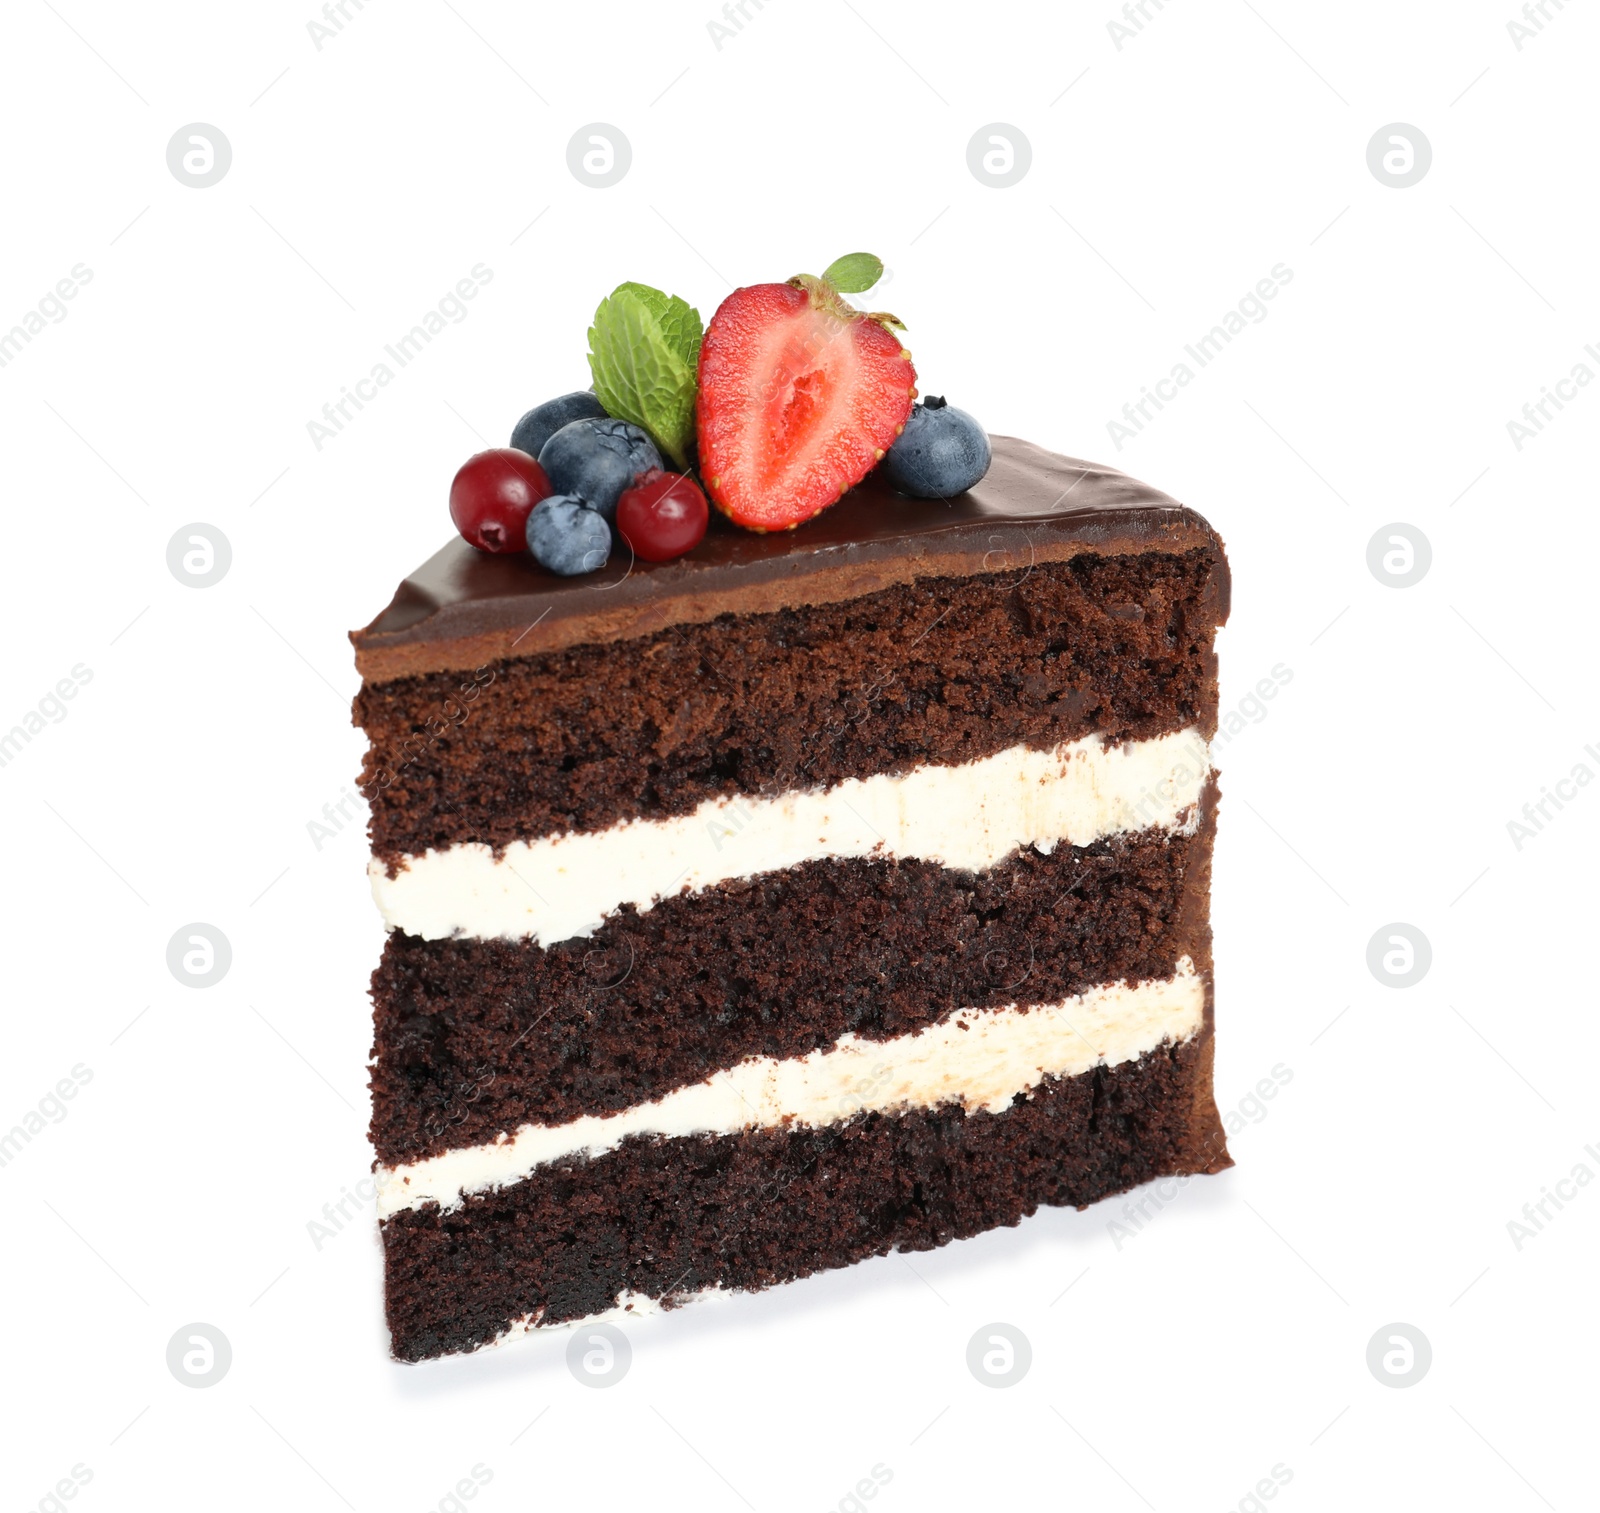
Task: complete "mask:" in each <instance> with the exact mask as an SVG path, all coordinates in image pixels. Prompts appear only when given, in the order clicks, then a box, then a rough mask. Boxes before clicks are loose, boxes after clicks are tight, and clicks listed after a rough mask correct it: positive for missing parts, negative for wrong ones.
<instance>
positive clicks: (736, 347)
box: [697, 284, 917, 531]
mask: <svg viewBox="0 0 1600 1513" xmlns="http://www.w3.org/2000/svg"><path fill="white" fill-rule="evenodd" d="M916 383H917V374H916V369H915V368H913V367H912V366H911V361H910V354H909V353H908V352H906V351H905V350H904V348H903V347H902V346H901V344H900V338H899V336H897V335H896V334H895V333H894V332H892V331H890V330H889V329H888V328H887V327H886V326H884V325H882V324H881V323H880V322H879V321H876V320H874V319H872V318H871V317H870V316H868V315H863V314H861V313H860V312H859V311H856V310H853V309H851V308H850V306H849V305H847V304H845V302H844V301H843V300H842V299H839V298H838V297H837V296H834V297H832V298H829V297H828V296H827V295H823V296H821V297H819V296H817V295H815V294H813V293H810V292H808V291H807V290H805V289H803V288H795V287H793V286H792V285H789V284H755V285H752V286H751V287H749V288H746V289H736V290H735V291H734V292H733V293H732V294H730V295H729V296H728V297H727V299H725V300H724V301H723V302H722V304H721V305H720V306H719V307H718V309H717V313H716V314H715V315H713V316H712V317H711V324H710V326H709V327H707V329H706V334H705V340H704V341H703V342H702V343H701V346H700V399H699V408H698V416H697V426H698V431H699V445H700V474H701V477H702V478H703V479H704V480H705V482H706V485H707V492H708V493H709V494H710V496H711V502H712V503H713V504H714V505H716V507H717V508H718V509H719V510H721V511H722V513H723V514H724V515H726V516H727V517H728V518H729V519H730V520H732V521H733V522H734V523H735V524H737V525H743V526H748V527H749V528H750V529H752V530H761V531H780V530H787V529H790V528H792V527H794V526H796V525H799V524H800V523H801V522H802V521H804V520H809V519H810V518H811V517H812V516H813V515H815V514H817V513H818V512H819V511H821V510H825V509H826V508H827V507H828V506H829V505H830V504H832V503H834V502H835V501H836V500H837V499H838V498H839V496H840V495H841V494H843V493H844V492H845V490H846V489H849V488H850V487H852V486H853V485H854V484H857V483H859V482H860V481H861V480H862V479H863V478H864V477H866V475H867V473H868V472H869V471H870V470H871V469H872V468H873V466H874V465H875V464H876V463H877V461H878V459H879V458H880V457H882V456H883V454H884V452H885V451H886V450H887V449H888V448H889V446H890V445H891V444H892V443H893V441H894V439H895V437H896V436H898V435H899V434H900V431H901V429H902V427H903V426H904V425H905V423H906V418H907V417H908V416H909V415H910V413H911V402H912V400H913V399H914V398H915V397H916Z"/></svg>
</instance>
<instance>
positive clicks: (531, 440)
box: [511, 389, 606, 457]
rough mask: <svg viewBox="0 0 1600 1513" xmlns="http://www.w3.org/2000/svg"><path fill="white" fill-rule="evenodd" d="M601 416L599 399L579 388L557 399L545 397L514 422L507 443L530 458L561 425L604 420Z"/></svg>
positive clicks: (534, 455) (602, 410)
mask: <svg viewBox="0 0 1600 1513" xmlns="http://www.w3.org/2000/svg"><path fill="white" fill-rule="evenodd" d="M605 415H606V412H605V410H604V409H603V408H602V407H601V404H600V401H599V400H598V399H596V398H595V397H594V395H593V394H591V393H590V392H589V391H588V390H587V389H579V390H578V391H577V393H575V394H563V395H562V396H561V397H560V398H559V399H547V400H545V402H544V403H543V404H542V405H536V406H535V407H534V408H533V409H531V410H529V411H528V413H527V414H526V415H524V416H523V417H522V419H521V420H519V421H518V422H517V428H516V430H514V431H513V432H512V433H511V445H512V446H514V447H516V448H517V450H518V451H520V452H526V453H527V454H528V455H529V456H530V457H537V456H538V455H539V453H540V452H541V451H542V450H543V449H544V444H545V442H547V441H549V439H550V438H551V437H552V436H554V435H555V434H556V432H557V431H559V430H560V429H561V428H562V426H564V425H570V424H571V423H572V422H573V421H574V420H604V419H605Z"/></svg>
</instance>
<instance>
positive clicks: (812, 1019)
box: [372, 787, 1216, 1165]
mask: <svg viewBox="0 0 1600 1513" xmlns="http://www.w3.org/2000/svg"><path fill="white" fill-rule="evenodd" d="M1215 799H1216V790H1215V788H1214V787H1213V788H1210V789H1208V790H1207V792H1206V794H1205V796H1204V801H1203V804H1202V814H1201V822H1200V824H1199V826H1198V828H1197V830H1196V833H1195V834H1193V835H1168V834H1167V833H1165V832H1146V833H1140V834H1133V835H1124V836H1117V837H1113V838H1111V839H1108V840H1104V841H1100V842H1097V843H1095V844H1094V845H1091V846H1085V847H1072V846H1065V845H1063V846H1058V847H1057V848H1056V849H1055V851H1054V852H1052V853H1051V854H1050V855H1048V856H1046V855H1041V854H1040V853H1038V852H1035V851H1033V850H1031V849H1030V850H1024V851H1021V852H1019V853H1017V854H1016V855H1014V856H1013V857H1011V858H1010V859H1008V860H1006V861H1004V862H1002V863H1000V864H999V865H998V866H996V867H993V868H991V869H989V870H988V871H986V872H983V873H979V874H973V873H970V872H958V871H953V870H950V869H947V868H944V867H942V866H940V865H938V864H937V863H933V862H909V861H898V862H897V861H871V860H862V859H852V860H830V861H819V862H808V863H805V864H804V865H802V866H799V867H794V868H790V869H787V870H784V871H780V872H773V873H768V874H764V875H761V876H757V877H755V878H751V879H748V880H746V881H741V882H737V883H729V884H724V885H721V886H719V887H716V888H712V889H708V890H706V891H705V892H703V893H698V894H687V895H681V896H678V897H674V898H669V899H666V900H663V901H662V902H661V903H658V904H657V905H656V906H655V907H654V908H653V909H651V910H649V911H647V912H646V913H643V914H640V913H637V912H636V911H634V910H632V909H625V910H623V911H622V912H621V913H619V914H618V915H616V916H614V917H613V918H612V919H611V920H609V921H608V922H607V923H606V924H605V925H604V926H603V927H602V928H601V929H600V931H599V932H598V933H597V934H595V935H594V936H590V937H586V938H583V939H579V940H573V941H568V942H566V943H564V944H561V945H557V946H553V947H550V948H541V947H539V946H537V945H532V944H528V943H522V942H512V941H503V940H468V939H460V940H437V941H425V940H419V939H417V938H416V937H414V936H409V935H405V934H403V933H401V932H398V931H396V932H394V933H391V934H390V935H389V937H388V939H387V941H386V943H385V946H384V953H383V959H382V962H381V964H380V966H379V968H378V970H377V972H376V973H375V974H374V977H373V1004H374V1011H375V1026H376V1028H375V1035H376V1042H375V1045H374V1065H373V1071H372V1092H373V1122H372V1141H373V1145H374V1146H375V1147H376V1150H377V1153H378V1158H379V1159H380V1160H381V1161H383V1162H384V1163H386V1164H389V1165H396V1164H400V1163H403V1162H408V1161H416V1160H420V1159H421V1158H423V1157H425V1156H429V1155H434V1154H436V1153H438V1152H439V1151H441V1150H444V1149H447V1148H449V1147H452V1146H458V1145H474V1144H479V1143H482V1142H484V1141H488V1140H492V1139H493V1138H494V1137H495V1136H496V1135H497V1134H499V1133H501V1132H502V1131H506V1132H509V1131H512V1130H515V1129H516V1128H517V1127H518V1126H519V1125H522V1124H527V1123H537V1124H555V1123H564V1122H566V1121H568V1120H571V1119H575V1118H578V1117H579V1116H580V1115H584V1114H607V1113H613V1112H616V1111H618V1110H620V1109H625V1108H628V1107H630V1106H632V1105H634V1104H637V1103H644V1102H649V1101H651V1100H652V1099H654V1098H658V1097H660V1096H661V1095H662V1094H663V1093H666V1092H669V1091H671V1090H672V1089H673V1088H676V1087H681V1086H684V1085H686V1084H689V1083H694V1082H698V1081H700V1080H701V1079H703V1078H705V1077H707V1076H709V1075H711V1074H712V1073H714V1072H717V1071H720V1070H723V1069H725V1068H727V1067H731V1066H733V1065H735V1064H737V1063H738V1062H740V1061H742V1060H744V1059H746V1058H747V1057H752V1056H771V1057H774V1058H779V1059H782V1058H784V1057H789V1056H803V1055H805V1054H807V1053H808V1052H810V1051H812V1050H815V1049H817V1048H819V1047H823V1046H828V1045H831V1044H832V1043H833V1042H834V1041H836V1040H837V1039H838V1038H839V1037H840V1036H841V1035H845V1034H853V1035H857V1036H860V1037H861V1038H863V1039H867V1040H886V1039H889V1038H892V1037H894V1036H897V1035H905V1034H910V1033H914V1032H916V1031H917V1030H920V1029H924V1028H926V1027H927V1026H928V1025H930V1024H933V1023H936V1022H938V1021H939V1020H942V1019H944V1018H946V1017H948V1016H949V1015H950V1014H952V1013H954V1012H955V1011H956V1010H958V1009H962V1008H996V1007H1003V1006H1005V1005H1007V1004H1012V1003H1024V1004H1036V1003H1059V1002H1061V1001H1062V1000H1064V999H1066V998H1069V997H1072V996H1074V995H1076V994H1079V993H1083V992H1085V991H1087V990H1089V989H1091V988H1095V987H1098V986H1101V985H1103V984H1105V983H1112V982H1117V981H1121V980H1128V981H1140V980H1148V979H1160V978H1167V977H1170V976H1172V975H1173V972H1174V970H1175V969H1176V967H1177V963H1178V961H1179V959H1180V958H1181V957H1183V956H1188V957H1189V958H1190V959H1191V960H1192V961H1193V962H1194V963H1195V965H1196V967H1197V968H1199V969H1200V970H1201V971H1202V972H1206V971H1207V970H1208V969H1209V967H1210V961H1211V952H1210V929H1209V926H1208V924H1207V919H1206V908H1205V903H1206V895H1207V890H1208V884H1209V874H1210V854H1211V837H1212V829H1213V823H1214V808H1215Z"/></svg>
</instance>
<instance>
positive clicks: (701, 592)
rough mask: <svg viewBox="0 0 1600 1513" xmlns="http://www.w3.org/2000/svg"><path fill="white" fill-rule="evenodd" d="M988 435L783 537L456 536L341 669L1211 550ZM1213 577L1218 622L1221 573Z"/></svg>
mask: <svg viewBox="0 0 1600 1513" xmlns="http://www.w3.org/2000/svg"><path fill="white" fill-rule="evenodd" d="M991 439H992V442H993V447H994V461H993V463H992V465H991V466H990V468H989V472H988V474H987V476H985V478H984V479H983V481H982V482H981V483H979V484H978V486H977V487H976V488H974V489H973V490H971V492H969V493H966V494H962V495H959V496H958V497H957V498H955V499H948V500H945V499H908V498H907V497H905V496H904V495H902V494H899V493H896V492H895V491H894V490H893V489H892V488H891V487H890V486H889V485H888V484H887V483H886V482H885V481H884V480H882V479H881V478H879V477H878V476H877V475H876V474H873V475H870V476H869V477H868V478H867V479H866V480H865V481H864V482H862V483H861V484H860V486H859V487H857V488H854V489H852V490H851V491H850V493H849V494H847V495H846V496H845V497H844V498H843V499H841V500H840V501H839V503H838V504H836V505H834V506H833V507H832V508H831V509H828V510H825V511H824V512H823V513H822V514H821V515H819V516H818V517H817V518H816V519H814V520H811V521H808V522H807V523H806V524H805V525H802V526H800V527H799V528H798V529H796V530H792V531H782V532H775V533H773V534H771V535H763V534H759V533H757V532H754V531H747V530H743V529H741V528H740V527H738V526H735V525H732V524H730V523H729V522H728V521H727V520H724V519H723V518H722V516H721V515H719V514H717V513H716V512H715V511H713V512H712V516H711V526H710V529H709V530H708V531H707V532H706V537H705V540H704V541H702V542H701V543H700V545H699V546H697V547H696V548H695V549H694V550H693V551H692V552H690V553H689V554H688V555H687V556H685V557H680V558H679V559H678V560H677V561H676V562H663V563H648V562H637V561H630V558H631V556H632V554H631V553H630V552H629V551H628V550H627V548H626V547H625V546H624V547H621V548H620V549H619V551H618V552H616V553H615V554H613V556H612V559H611V561H610V562H609V563H608V564H607V565H606V566H605V567H604V568H602V569H601V570H600V571H599V572H598V573H591V574H589V575H588V576H586V577H580V578H558V577H556V576H555V575H554V574H553V573H549V572H547V571H546V570H545V569H544V568H542V567H540V566H539V565H538V564H537V563H536V562H535V561H534V560H533V559H532V557H530V556H527V555H525V554H523V553H520V552H519V553H514V554H507V555H503V556H491V555H488V554H486V553H483V552H479V551H476V550H475V549H474V548H472V547H470V546H468V545H467V544H466V542H464V541H462V540H460V539H459V538H457V539H455V540H453V541H451V542H450V544H449V545H448V546H446V547H444V548H442V549H441V550H440V551H438V552H436V553H435V554H434V555H433V556H432V557H430V558H429V559H428V561H427V562H425V563H424V564H423V565H422V566H421V567H420V568H418V569H417V571H416V572H415V573H413V574H412V575H411V576H410V577H409V578H407V579H406V580H405V582H404V583H402V584H401V585H400V587H399V589H398V590H397V591H396V593H395V596H394V598H393V600H391V601H390V604H389V607H388V608H387V609H385V610H384V611H383V613H382V614H380V615H379V616H378V618H377V619H376V620H374V621H373V622H372V624H370V625H369V626H367V627H366V629H365V630H359V631H352V632H351V634H350V639H351V641H352V643H353V644H354V646H355V649H356V667H357V668H358V670H359V671H360V673H361V675H362V677H363V678H364V679H365V680H366V681H367V682H369V683H381V682H387V681H389V680H390V679H393V678H403V677H411V676H414V675H417V674H421V673H430V672H444V671H456V670H469V669H472V668H476V667H480V666H483V665H485V664H487V663H490V662H495V661H498V660H500V659H501V658H504V657H510V656H526V655H529V654H531V653H534V652H544V651H554V650H559V649H561V648H563V647H567V646H576V645H579V644H581V643H584V642H595V641H614V640H622V639H625V638H628V637H633V636H643V635H648V634H650V633H651V632H652V631H656V630H660V629H663V628H664V627H666V626H669V625H682V624H694V623H700V622H704V621H707V620H713V619H715V618H716V617H717V616H718V615H723V614H763V613H767V612H770V611H773V610H779V609H787V608H792V607H795V606H798V605H802V604H827V603H838V602H840V601H842V600H846V599H853V598H856V597H857V596H859V595H861V594H868V593H872V592H874V591H875V590H877V589H881V588H887V587H889V586H891V585H893V584H897V583H906V582H910V581H911V580H912V579H914V578H936V577H959V576H966V575H969V574H973V573H980V572H994V573H1006V572H1010V573H1017V572H1023V571H1026V570H1027V568H1028V567H1029V566H1030V565H1031V564H1032V563H1034V562H1049V561H1059V560H1061V559H1063V558H1068V557H1076V556H1079V555H1081V554H1082V553H1085V552H1094V553H1098V554H1101V555H1106V556H1123V555H1128V554H1131V553H1137V552H1148V551H1158V552H1179V551H1186V550H1189V549H1190V548H1192V547H1195V546H1201V545H1206V544H1211V545H1215V546H1220V545H1221V543H1220V540H1219V538H1218V536H1217V534H1216V532H1215V531H1213V530H1212V528H1211V527H1210V526H1209V525H1208V524H1207V523H1206V522H1205V521H1204V520H1203V519H1202V518H1201V517H1200V516H1199V515H1197V514H1196V513H1195V512H1194V511H1193V510H1190V509H1187V508H1185V507H1184V506H1183V505H1180V504H1179V503H1178V502H1177V501H1176V500H1174V499H1171V498H1169V497H1168V496H1167V495H1165V494H1163V493H1160V492H1159V491H1158V490H1156V489H1152V488H1150V487H1148V486H1147V485H1145V484H1142V483H1139V482H1137V481H1136V480H1135V479H1132V478H1130V477H1128V475H1127V474H1126V473H1119V472H1116V471H1115V470H1113V469H1110V468H1102V467H1098V466H1096V465H1095V464H1094V463H1088V462H1078V461H1075V460H1073V459H1072V458H1069V457H1059V456H1057V455H1056V454H1055V453H1053V452H1046V451H1044V450H1043V449H1042V448H1040V447H1036V446H1034V445H1032V444H1031V443H1030V442H1026V441H1018V440H1017V439H1016V438H1015V437H1010V436H996V437H993V438H991ZM1218 577H1219V591H1220V593H1221V594H1222V596H1223V602H1222V603H1220V604H1219V605H1218V606H1217V608H1218V611H1219V613H1218V619H1219V620H1221V619H1224V618H1226V616H1227V610H1228V606H1227V603H1226V594H1227V584H1226V567H1223V568H1222V569H1221V571H1220V572H1219V574H1218Z"/></svg>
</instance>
